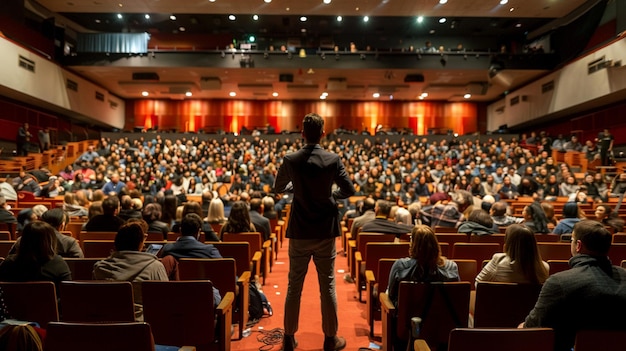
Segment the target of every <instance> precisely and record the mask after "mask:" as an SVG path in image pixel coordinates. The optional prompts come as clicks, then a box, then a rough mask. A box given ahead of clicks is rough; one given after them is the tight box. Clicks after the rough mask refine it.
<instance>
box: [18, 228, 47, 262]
mask: <svg viewBox="0 0 626 351" xmlns="http://www.w3.org/2000/svg"><path fill="white" fill-rule="evenodd" d="M56 249H57V237H56V233H55V232H54V228H52V226H51V225H50V224H48V223H46V222H41V221H35V222H31V223H28V224H27V225H26V226H25V227H24V229H23V230H22V236H21V239H20V246H19V248H18V249H17V258H18V260H28V261H36V262H39V263H40V264H44V263H46V262H48V261H50V260H51V259H52V258H54V256H55V255H56Z"/></svg>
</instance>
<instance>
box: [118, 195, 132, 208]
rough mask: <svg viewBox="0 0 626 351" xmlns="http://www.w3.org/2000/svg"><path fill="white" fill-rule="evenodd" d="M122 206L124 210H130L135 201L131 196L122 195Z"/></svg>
mask: <svg viewBox="0 0 626 351" xmlns="http://www.w3.org/2000/svg"><path fill="white" fill-rule="evenodd" d="M120 206H121V207H122V209H123V210H130V209H131V208H132V206H133V199H131V197H130V196H129V195H122V198H121V200H120Z"/></svg>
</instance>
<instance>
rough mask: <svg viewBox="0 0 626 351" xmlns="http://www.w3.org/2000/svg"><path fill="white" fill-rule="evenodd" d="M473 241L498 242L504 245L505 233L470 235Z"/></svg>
mask: <svg viewBox="0 0 626 351" xmlns="http://www.w3.org/2000/svg"><path fill="white" fill-rule="evenodd" d="M470 242H471V243H498V244H500V245H504V234H491V235H476V234H472V235H470Z"/></svg>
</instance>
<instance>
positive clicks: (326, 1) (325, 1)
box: [324, 0, 332, 5]
mask: <svg viewBox="0 0 626 351" xmlns="http://www.w3.org/2000/svg"><path fill="white" fill-rule="evenodd" d="M331 1H332V0H324V3H325V4H326V5H328V4H330V2H331Z"/></svg>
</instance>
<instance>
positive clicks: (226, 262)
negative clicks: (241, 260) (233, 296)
mask: <svg viewBox="0 0 626 351" xmlns="http://www.w3.org/2000/svg"><path fill="white" fill-rule="evenodd" d="M235 267H236V265H235V260H234V259H233V258H181V259H179V260H178V274H179V278H180V280H210V281H211V282H213V285H214V286H215V287H216V288H217V290H219V291H220V294H221V295H224V294H225V293H226V292H228V291H232V292H233V293H235V291H236V285H237V282H236V281H235V274H236V268H235Z"/></svg>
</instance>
